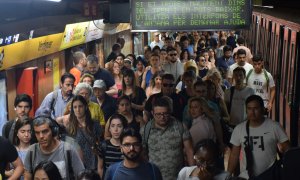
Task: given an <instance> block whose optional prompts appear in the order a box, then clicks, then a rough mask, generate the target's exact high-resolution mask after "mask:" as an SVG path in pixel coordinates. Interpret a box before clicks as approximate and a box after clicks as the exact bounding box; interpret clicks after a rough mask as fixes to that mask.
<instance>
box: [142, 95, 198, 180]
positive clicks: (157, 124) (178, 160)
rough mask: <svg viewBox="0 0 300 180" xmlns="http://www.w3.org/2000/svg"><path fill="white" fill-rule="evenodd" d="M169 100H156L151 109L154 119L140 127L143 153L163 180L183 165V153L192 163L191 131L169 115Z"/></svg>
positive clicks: (172, 176) (175, 173)
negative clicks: (155, 166) (158, 171)
mask: <svg viewBox="0 0 300 180" xmlns="http://www.w3.org/2000/svg"><path fill="white" fill-rule="evenodd" d="M170 101H171V100H170V98H169V97H166V96H164V97H161V98H158V99H156V100H155V102H154V104H153V109H152V114H153V117H154V119H152V120H150V121H149V122H148V123H147V124H146V125H145V126H144V127H143V128H142V129H141V135H142V137H143V143H144V148H145V151H146V152H145V154H146V156H147V155H148V158H149V161H150V162H151V163H155V164H156V165H157V166H158V167H159V169H160V171H161V173H162V176H163V179H164V180H174V179H176V178H177V175H178V172H179V171H180V169H181V168H182V166H183V165H184V157H185V156H184V153H186V161H187V162H188V164H189V165H193V164H194V160H193V144H192V139H191V135H190V132H189V131H188V129H187V128H186V127H185V126H184V125H183V123H182V122H180V121H178V120H177V119H175V118H174V117H172V116H171V111H172V110H171V109H172V106H171V103H170ZM173 103H174V102H173ZM182 109H183V108H182Z"/></svg>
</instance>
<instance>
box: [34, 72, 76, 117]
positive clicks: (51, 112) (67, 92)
mask: <svg viewBox="0 0 300 180" xmlns="http://www.w3.org/2000/svg"><path fill="white" fill-rule="evenodd" d="M74 82H75V77H74V76H73V75H72V74H70V73H64V74H63V75H62V76H61V78H60V89H57V90H54V91H53V92H51V93H49V94H48V95H47V96H46V97H45V98H44V100H43V102H42V104H41V105H40V107H39V108H38V109H37V111H36V112H35V116H36V117H37V116H40V115H44V116H51V117H52V118H53V119H55V120H57V121H58V120H60V119H62V118H63V115H64V110H65V107H66V106H67V104H68V102H69V101H70V100H71V99H72V97H73V88H74Z"/></svg>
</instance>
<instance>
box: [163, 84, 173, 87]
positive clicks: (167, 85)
mask: <svg viewBox="0 0 300 180" xmlns="http://www.w3.org/2000/svg"><path fill="white" fill-rule="evenodd" d="M174 85H175V84H167V83H163V86H164V87H173V86H174Z"/></svg>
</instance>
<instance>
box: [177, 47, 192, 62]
mask: <svg viewBox="0 0 300 180" xmlns="http://www.w3.org/2000/svg"><path fill="white" fill-rule="evenodd" d="M185 52H186V53H187V54H188V60H190V59H191V55H190V53H189V51H188V50H187V49H184V50H182V51H181V53H180V60H182V59H183V55H184V53H185Z"/></svg>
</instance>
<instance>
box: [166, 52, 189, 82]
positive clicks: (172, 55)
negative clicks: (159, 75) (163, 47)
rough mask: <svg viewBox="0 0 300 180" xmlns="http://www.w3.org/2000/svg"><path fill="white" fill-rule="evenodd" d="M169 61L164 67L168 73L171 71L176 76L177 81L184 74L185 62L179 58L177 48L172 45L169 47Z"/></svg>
mask: <svg viewBox="0 0 300 180" xmlns="http://www.w3.org/2000/svg"><path fill="white" fill-rule="evenodd" d="M167 53H168V60H169V62H168V63H166V64H164V65H163V67H162V69H163V70H164V71H165V72H166V73H170V74H172V75H173V76H174V78H175V81H177V80H178V78H179V77H180V76H181V75H182V74H183V72H184V70H183V64H182V63H181V62H180V60H179V59H178V55H177V51H176V49H175V48H173V47H170V48H168V49H167Z"/></svg>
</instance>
